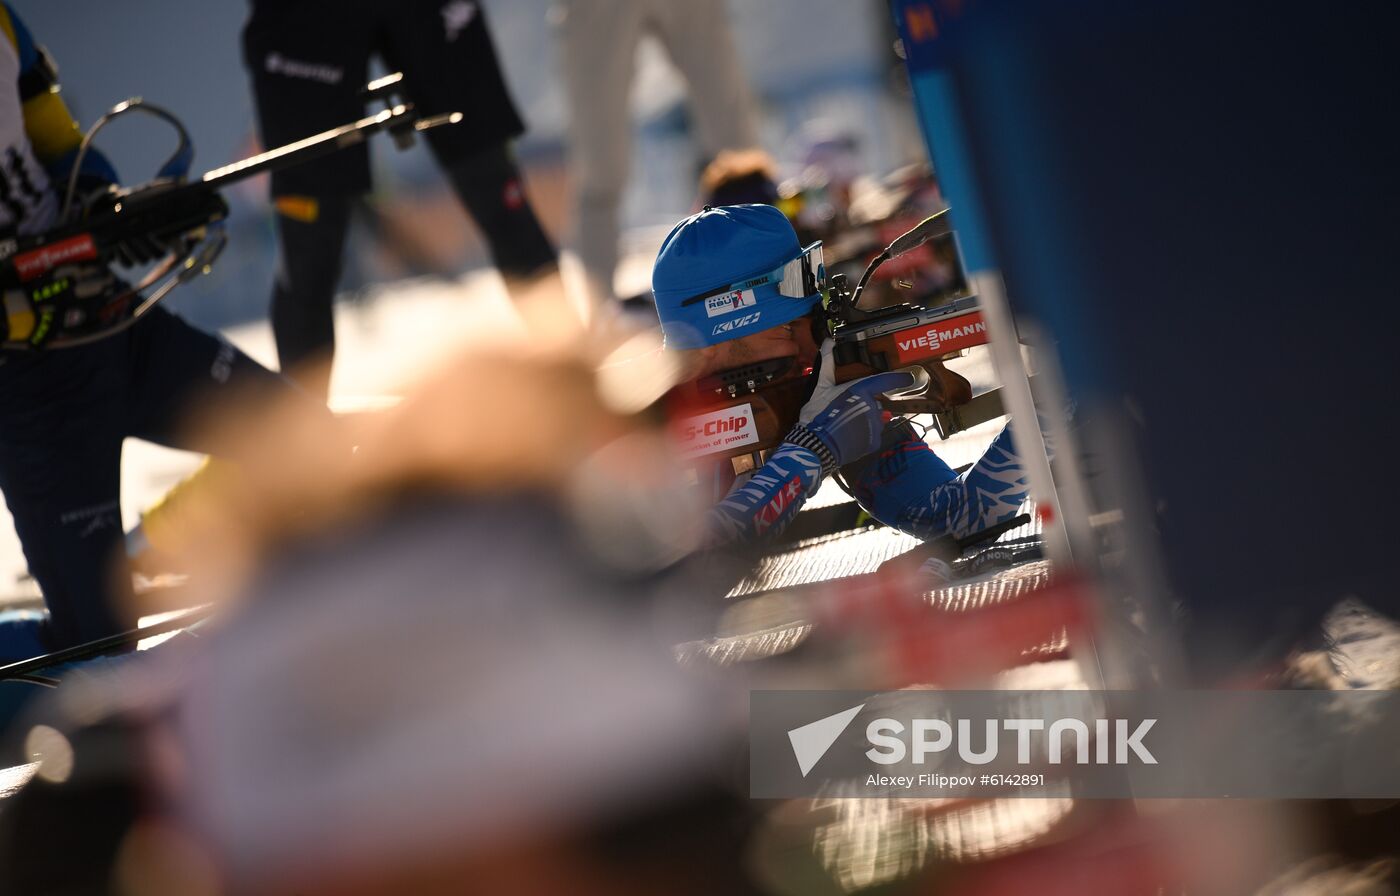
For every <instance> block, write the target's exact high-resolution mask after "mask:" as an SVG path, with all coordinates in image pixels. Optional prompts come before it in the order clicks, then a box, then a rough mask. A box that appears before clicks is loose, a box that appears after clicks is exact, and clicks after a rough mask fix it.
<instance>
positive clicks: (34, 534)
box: [0, 335, 135, 649]
mask: <svg viewBox="0 0 1400 896" xmlns="http://www.w3.org/2000/svg"><path fill="white" fill-rule="evenodd" d="M124 338H125V337H124V335H119V336H114V337H112V338H111V339H107V340H103V341H102V342H99V343H95V344H93V345H91V346H83V347H79V348H72V349H63V350H60V351H53V352H46V353H43V354H41V355H34V356H23V357H11V358H7V359H6V363H5V364H4V365H0V489H3V491H4V493H5V502H6V504H7V505H8V506H9V509H10V513H11V515H12V516H13V517H14V522H15V531H16V533H17V534H18V535H19V540H20V544H21V546H22V547H23V549H24V556H25V559H26V561H27V562H28V565H29V571H30V573H31V574H32V575H33V576H34V579H35V581H37V582H38V584H39V588H40V590H41V591H42V592H43V596H44V603H45V605H46V607H47V608H48V611H49V620H48V626H47V632H46V633H45V643H46V646H47V647H48V648H49V649H56V648H61V647H66V646H71V645H74V644H79V643H83V642H85V641H90V640H92V639H95V638H100V637H103V636H106V635H110V634H114V633H116V632H119V631H123V630H125V629H127V628H130V627H131V626H132V625H134V623H135V619H134V617H133V616H132V615H131V613H132V606H131V600H130V598H131V583H130V576H129V575H127V573H126V569H125V564H124V562H123V557H122V550H121V544H122V527H121V510H120V506H119V503H118V499H119V497H120V475H121V437H122V433H121V415H122V411H123V408H122V401H121V394H122V391H123V385H124V383H125V379H126V371H125V370H124V369H123V368H122V367H121V365H120V344H121V342H123V341H124Z"/></svg>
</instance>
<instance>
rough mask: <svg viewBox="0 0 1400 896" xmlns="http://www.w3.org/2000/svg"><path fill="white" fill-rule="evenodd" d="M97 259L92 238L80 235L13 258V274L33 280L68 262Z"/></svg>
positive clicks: (84, 234)
mask: <svg viewBox="0 0 1400 896" xmlns="http://www.w3.org/2000/svg"><path fill="white" fill-rule="evenodd" d="M96 257H97V247H96V246H95V245H93V242H92V237H90V236H88V235H87V234H86V233H81V234H79V235H77V236H74V237H69V238H68V239H66V240H60V241H59V242H57V243H49V244H48V245H47V246H40V247H39V248H37V249H31V250H30V251H28V252H21V253H20V254H19V255H16V256H15V261H14V264H15V272H16V273H18V274H19V279H21V280H33V279H34V278H35V277H38V276H40V275H41V274H47V273H48V272H49V271H52V270H53V269H54V268H56V267H58V266H59V265H61V264H65V263H67V262H70V261H90V260H92V259H94V258H96Z"/></svg>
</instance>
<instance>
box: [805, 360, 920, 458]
mask: <svg viewBox="0 0 1400 896" xmlns="http://www.w3.org/2000/svg"><path fill="white" fill-rule="evenodd" d="M831 350H832V342H831V340H830V339H828V340H826V341H825V342H823V343H822V350H821V367H820V369H819V370H818V371H817V386H816V389H815V390H814V391H813V392H812V397H811V398H810V399H808V401H807V403H806V404H805V405H803V406H802V410H801V411H799V412H798V415H797V420H798V423H797V426H795V427H793V430H792V432H791V433H789V434H788V437H787V439H786V440H785V441H788V442H791V443H793V444H796V445H800V446H802V447H804V448H807V449H809V450H811V451H812V452H813V453H815V454H816V455H817V457H819V458H821V461H822V470H823V472H824V473H828V474H829V473H831V472H832V471H833V470H835V469H836V468H837V467H841V466H845V465H846V464H848V463H851V462H852V461H854V460H858V459H860V458H862V457H865V456H866V455H867V454H870V453H871V452H872V451H875V450H877V449H878V448H879V447H880V436H881V433H882V432H883V431H884V427H885V411H884V410H883V409H882V408H881V407H880V396H881V395H884V394H886V393H891V392H896V393H897V392H908V391H910V390H914V389H917V388H918V387H919V385H920V383H919V380H918V377H917V375H916V374H915V373H913V372H911V371H908V370H893V371H890V372H888V373H877V374H875V375H873V376H867V377H863V378H861V379H858V380H855V381H854V382H850V383H841V384H840V385H837V383H836V364H835V362H834V361H833V360H832V357H831Z"/></svg>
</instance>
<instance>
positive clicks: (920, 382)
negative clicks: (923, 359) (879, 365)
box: [885, 365, 932, 398]
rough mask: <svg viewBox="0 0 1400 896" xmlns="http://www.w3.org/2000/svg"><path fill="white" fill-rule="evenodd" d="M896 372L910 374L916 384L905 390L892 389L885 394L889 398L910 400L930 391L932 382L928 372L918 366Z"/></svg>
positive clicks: (903, 368) (902, 368) (901, 368)
mask: <svg viewBox="0 0 1400 896" xmlns="http://www.w3.org/2000/svg"><path fill="white" fill-rule="evenodd" d="M896 372H897V373H907V374H909V375H910V376H912V377H913V378H914V383H913V385H910V386H908V387H907V388H904V389H891V390H890V391H888V392H886V393H885V395H886V396H887V397H889V398H909V397H911V396H914V395H922V394H924V392H925V391H926V390H927V389H928V387H929V383H931V382H932V378H931V377H930V376H929V373H928V371H927V370H925V369H924V368H922V367H919V366H917V365H911V366H909V367H900V368H899V369H898V370H897V371H896Z"/></svg>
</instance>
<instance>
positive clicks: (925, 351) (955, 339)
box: [894, 311, 987, 364]
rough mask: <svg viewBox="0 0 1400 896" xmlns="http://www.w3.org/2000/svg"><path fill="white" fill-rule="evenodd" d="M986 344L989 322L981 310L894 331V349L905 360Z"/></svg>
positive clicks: (916, 359) (920, 358) (902, 361)
mask: <svg viewBox="0 0 1400 896" xmlns="http://www.w3.org/2000/svg"><path fill="white" fill-rule="evenodd" d="M986 344H987V324H986V322H985V321H983V320H982V312H980V311H973V312H972V313H971V314H960V315H958V316H957V317H955V318H952V319H951V320H944V321H939V322H938V323H936V324H928V325H925V326H920V327H910V328H909V329H907V330H900V331H899V332H898V333H895V334H894V350H895V354H896V355H897V356H898V357H899V361H900V363H901V364H902V363H906V362H908V361H919V360H922V359H924V358H929V357H933V356H936V355H946V354H948V353H949V352H956V351H961V350H962V349H965V348H970V347H972V346H974V345H986Z"/></svg>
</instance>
